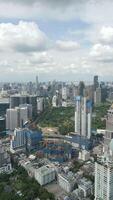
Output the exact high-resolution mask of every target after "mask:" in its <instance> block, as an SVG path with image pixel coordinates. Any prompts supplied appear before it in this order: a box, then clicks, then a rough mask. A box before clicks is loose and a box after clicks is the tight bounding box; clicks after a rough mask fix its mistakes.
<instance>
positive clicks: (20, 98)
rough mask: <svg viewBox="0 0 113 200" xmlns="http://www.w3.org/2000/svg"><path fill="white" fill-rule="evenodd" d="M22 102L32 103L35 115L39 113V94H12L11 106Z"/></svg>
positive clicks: (16, 105) (13, 106)
mask: <svg viewBox="0 0 113 200" xmlns="http://www.w3.org/2000/svg"><path fill="white" fill-rule="evenodd" d="M20 104H31V105H32V109H33V115H36V114H37V96H36V95H20V94H16V95H12V96H11V97H10V108H15V107H18V106H19V105H20Z"/></svg>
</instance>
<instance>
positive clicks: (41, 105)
mask: <svg viewBox="0 0 113 200" xmlns="http://www.w3.org/2000/svg"><path fill="white" fill-rule="evenodd" d="M43 110H44V98H43V97H38V98H37V112H38V113H41V112H43Z"/></svg>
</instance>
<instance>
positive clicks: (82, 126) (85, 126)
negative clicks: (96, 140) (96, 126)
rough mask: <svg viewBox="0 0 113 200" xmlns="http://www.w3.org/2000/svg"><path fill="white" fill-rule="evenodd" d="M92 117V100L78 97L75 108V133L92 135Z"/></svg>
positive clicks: (85, 135) (84, 135)
mask: <svg viewBox="0 0 113 200" xmlns="http://www.w3.org/2000/svg"><path fill="white" fill-rule="evenodd" d="M91 119H92V105H91V100H89V99H87V98H86V97H84V98H83V99H82V98H81V97H80V96H78V97H76V108H75V133H77V134H79V135H81V136H83V137H87V138H88V139H90V137H91Z"/></svg>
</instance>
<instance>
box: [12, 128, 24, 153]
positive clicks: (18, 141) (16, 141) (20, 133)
mask: <svg viewBox="0 0 113 200" xmlns="http://www.w3.org/2000/svg"><path fill="white" fill-rule="evenodd" d="M25 144H26V130H24V129H21V128H18V129H15V130H14V134H13V135H12V136H11V141H10V150H11V151H12V152H13V151H14V150H16V149H20V148H25Z"/></svg>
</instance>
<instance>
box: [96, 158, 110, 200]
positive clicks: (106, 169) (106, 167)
mask: <svg viewBox="0 0 113 200" xmlns="http://www.w3.org/2000/svg"><path fill="white" fill-rule="evenodd" d="M99 199H102V200H113V160H112V159H111V158H110V156H109V155H108V154H106V155H104V156H101V157H98V159H97V162H95V200H99Z"/></svg>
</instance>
